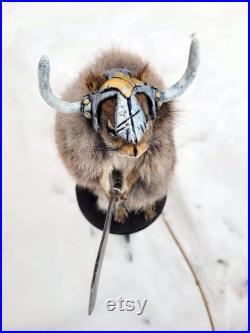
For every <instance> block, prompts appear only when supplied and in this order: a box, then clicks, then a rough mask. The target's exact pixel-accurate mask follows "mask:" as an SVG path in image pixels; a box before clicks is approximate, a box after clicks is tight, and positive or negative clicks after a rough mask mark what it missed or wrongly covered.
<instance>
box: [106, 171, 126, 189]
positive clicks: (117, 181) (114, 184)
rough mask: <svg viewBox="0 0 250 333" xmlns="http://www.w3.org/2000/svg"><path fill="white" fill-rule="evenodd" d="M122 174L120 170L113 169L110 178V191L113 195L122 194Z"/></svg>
mask: <svg viewBox="0 0 250 333" xmlns="http://www.w3.org/2000/svg"><path fill="white" fill-rule="evenodd" d="M122 181H123V177H122V173H121V171H120V170H117V169H113V171H112V172H111V174H110V176H109V183H110V191H111V193H112V194H114V195H116V194H120V193H121V189H122Z"/></svg>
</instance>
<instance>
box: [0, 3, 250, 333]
mask: <svg viewBox="0 0 250 333" xmlns="http://www.w3.org/2000/svg"><path fill="white" fill-rule="evenodd" d="M2 6H3V20H4V22H3V23H4V24H3V57H4V62H3V70H4V73H3V89H4V91H3V97H4V99H3V101H4V102H3V108H4V109H3V154H4V162H3V182H4V184H3V193H4V200H3V208H4V212H3V222H4V226H3V233H4V234H3V238H4V247H3V249H4V253H3V260H4V266H3V267H4V274H3V291H4V302H3V303H4V304H3V305H4V309H3V311H4V313H3V325H4V327H3V328H4V329H5V330H94V329H104V330H108V329H123V330H131V329H134V330H163V329H165V330H209V329H210V326H209V322H208V319H207V314H206V312H205V309H204V306H203V304H202V301H201V297H200V294H199V292H198V289H197V286H196V285H195V283H194V280H193V278H192V275H191V274H190V271H189V270H188V268H187V265H186V263H185V261H184V260H183V258H182V256H181V254H180V252H179V250H178V248H177V247H176V245H175V243H174V242H173V240H172V238H171V236H170V234H169V233H168V230H167V228H166V226H165V225H164V220H163V218H159V220H158V221H157V222H156V223H154V224H153V225H152V226H150V227H149V228H148V229H146V230H144V231H142V232H139V233H138V234H135V235H133V236H131V242H130V243H126V241H125V239H124V237H120V236H115V235H111V236H110V238H109V242H108V248H107V254H106V257H105V261H104V265H103V270H102V275H101V280H100V288H99V294H98V299H97V303H96V307H95V310H94V313H93V314H92V316H91V317H88V315H87V308H88V297H89V287H90V281H91V275H92V270H93V265H94V261H95V257H96V253H97V248H98V245H99V242H100V237H101V233H100V232H99V231H98V230H96V229H95V230H94V229H93V228H92V227H90V225H89V224H88V222H87V221H85V220H84V218H83V216H82V215H81V213H80V211H79V209H78V207H77V203H76V198H75V190H74V186H75V183H74V180H73V179H72V178H71V177H70V176H69V175H68V174H67V172H66V170H65V169H64V167H63V165H62V163H61V161H60V159H59V157H58V154H57V151H56V147H55V144H54V138H53V126H54V112H53V110H51V109H50V108H49V107H48V106H47V105H46V104H45V103H44V101H43V100H42V99H41V97H40V95H39V92H38V83H37V64H38V61H39V59H40V56H41V55H43V54H47V55H48V56H49V57H50V61H51V68H52V69H51V85H52V87H53V88H54V90H55V91H56V92H57V93H58V94H60V93H61V92H62V91H63V90H64V89H65V87H66V86H67V84H68V83H69V82H70V81H71V80H72V79H74V77H75V76H76V75H77V73H78V72H79V70H80V69H81V67H82V66H84V65H85V64H86V63H88V62H89V61H90V60H91V59H92V58H93V57H94V56H95V55H97V54H98V53H99V51H100V50H101V49H103V48H107V47H110V46H112V45H118V46H121V47H123V48H124V49H129V50H133V51H135V52H137V53H139V54H141V55H143V57H145V58H146V59H148V60H149V61H150V62H151V64H152V65H153V66H154V67H155V68H156V69H157V70H158V71H159V72H160V73H162V75H163V77H164V80H165V82H166V84H167V85H171V84H173V83H174V82H175V81H176V80H177V79H178V78H179V77H180V75H181V74H182V72H183V70H184V68H185V66H186V61H187V55H188V48H189V43H190V35H191V34H192V33H193V32H195V33H196V35H197V37H198V38H199V40H200V45H201V65H200V69H199V72H198V75H197V78H196V79H195V81H194V83H193V84H192V87H191V88H190V89H189V90H188V91H187V92H186V93H185V95H183V96H182V97H181V98H180V99H179V100H178V103H177V106H178V109H179V110H180V111H179V113H178V115H177V120H176V128H175V138H176V144H177V150H178V165H177V168H176V173H175V177H174V179H173V182H172V185H171V190H170V192H169V198H168V202H167V206H166V207H165V211H164V214H165V216H166V219H167V220H168V221H169V224H170V225H171V227H172V229H173V230H174V232H175V233H176V235H177V237H178V239H179V241H180V242H181V244H182V246H183V248H184V249H185V251H186V253H187V255H188V257H189V259H190V261H191V262H192V265H193V267H194V269H195V271H196V274H197V275H198V277H199V279H200V281H201V284H202V286H203V289H204V291H205V294H206V296H207V298H208V302H209V306H210V309H211V313H212V316H213V319H214V322H215V327H216V329H217V330H246V329H247V214H248V211H247V149H248V147H247V135H248V130H247V120H248V119H247V4H245V3H192V2H191V3H155V4H153V3H3V5H2ZM170 46H171V47H170ZM129 254H132V261H129V260H128V259H129ZM119 297H123V298H126V299H132V300H135V299H140V300H143V299H147V300H148V302H147V305H146V307H145V311H144V312H143V315H141V316H138V315H136V313H135V312H126V311H122V312H119V311H115V312H108V311H107V309H106V307H105V301H106V300H107V299H114V300H116V299H118V298H119Z"/></svg>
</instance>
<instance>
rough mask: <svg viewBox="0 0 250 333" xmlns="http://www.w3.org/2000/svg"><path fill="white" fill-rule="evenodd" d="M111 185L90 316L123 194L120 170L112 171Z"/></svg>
mask: <svg viewBox="0 0 250 333" xmlns="http://www.w3.org/2000/svg"><path fill="white" fill-rule="evenodd" d="M109 184H110V193H111V198H110V201H109V206H108V211H107V215H106V218H105V222H104V227H103V233H102V239H101V242H100V245H99V249H98V253H97V257H96V261H95V267H94V272H93V277H92V282H91V287H90V296H89V309H88V314H89V316H90V315H91V313H92V312H93V310H94V307H95V302H96V297H97V290H98V285H99V280H100V274H101V269H102V263H103V258H104V254H105V249H106V246H107V241H108V235H109V231H110V226H111V221H112V216H113V214H114V211H115V202H116V200H117V196H118V194H120V193H121V187H122V175H121V172H120V171H119V170H116V169H114V170H113V171H112V173H111V174H110V175H109Z"/></svg>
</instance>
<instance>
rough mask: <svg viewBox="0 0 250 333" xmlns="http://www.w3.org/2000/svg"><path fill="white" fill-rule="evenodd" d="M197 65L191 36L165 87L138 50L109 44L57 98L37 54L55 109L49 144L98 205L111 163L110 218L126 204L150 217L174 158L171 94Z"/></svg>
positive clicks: (121, 214) (124, 211)
mask: <svg viewBox="0 0 250 333" xmlns="http://www.w3.org/2000/svg"><path fill="white" fill-rule="evenodd" d="M198 65H199V47H198V41H197V39H196V38H193V40H192V43H191V47H190V53H189V60H188V66H187V69H186V71H185V73H184V75H183V76H182V78H181V79H180V80H179V81H178V82H177V83H176V84H175V85H173V86H172V87H170V88H168V89H165V87H164V84H163V82H162V80H161V78H160V77H159V76H158V75H157V74H156V73H155V72H154V71H153V69H152V68H151V66H149V65H148V64H147V63H145V62H144V61H143V60H142V59H141V58H140V57H139V56H136V55H134V54H131V53H129V52H122V51H119V50H111V51H110V52H106V53H103V54H102V55H101V56H99V57H98V58H97V60H96V61H95V62H94V63H93V64H92V65H90V66H89V67H88V68H86V69H85V70H83V71H82V72H81V73H80V75H79V76H78V78H77V80H75V82H74V83H73V84H72V85H71V86H70V87H69V88H68V89H67V90H66V92H65V94H64V96H63V99H62V100H61V99H59V98H57V97H56V96H55V95H54V94H53V92H52V90H51V88H50V85H49V71H50V69H49V60H48V58H47V57H46V56H43V57H42V58H41V60H40V62H39V69H38V76H39V87H40V92H41V95H42V97H43V98H44V99H45V101H46V102H47V103H48V104H49V105H50V106H51V107H53V108H54V109H55V110H56V111H58V112H57V114H56V124H55V137H56V144H57V147H58V150H59V154H60V156H61V158H62V160H63V162H64V164H65V166H66V168H67V169H68V171H69V172H70V174H71V175H72V176H73V177H74V178H75V180H76V182H77V184H78V185H80V186H82V187H84V188H88V189H89V190H91V191H92V192H93V193H94V194H95V195H96V196H97V197H98V206H99V208H100V209H102V210H106V209H107V207H108V202H109V198H110V192H109V174H110V173H111V171H112V170H113V169H117V170H120V172H121V173H122V175H123V182H122V189H121V194H120V197H119V201H118V203H117V209H116V214H115V220H116V221H117V222H123V221H124V220H125V219H126V217H127V215H128V214H129V212H130V211H140V212H141V211H143V212H144V216H145V219H151V218H152V217H153V216H154V214H155V211H154V204H155V202H156V201H157V200H160V199H161V198H163V197H164V196H166V194H167V191H168V188H169V182H170V179H171V177H172V175H173V170H174V166H175V161H176V154H175V145H174V139H173V121H174V110H175V109H174V105H173V103H172V101H173V100H174V99H175V98H176V97H178V96H180V95H181V94H182V93H183V92H184V91H185V90H186V89H187V88H188V86H189V85H190V84H191V83H192V81H193V79H194V77H195V75H196V72H197V69H198Z"/></svg>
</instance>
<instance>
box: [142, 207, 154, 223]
mask: <svg viewBox="0 0 250 333" xmlns="http://www.w3.org/2000/svg"><path fill="white" fill-rule="evenodd" d="M155 215H156V210H155V206H149V207H147V208H146V210H144V218H145V220H146V221H151V220H153V218H154V217H155Z"/></svg>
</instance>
